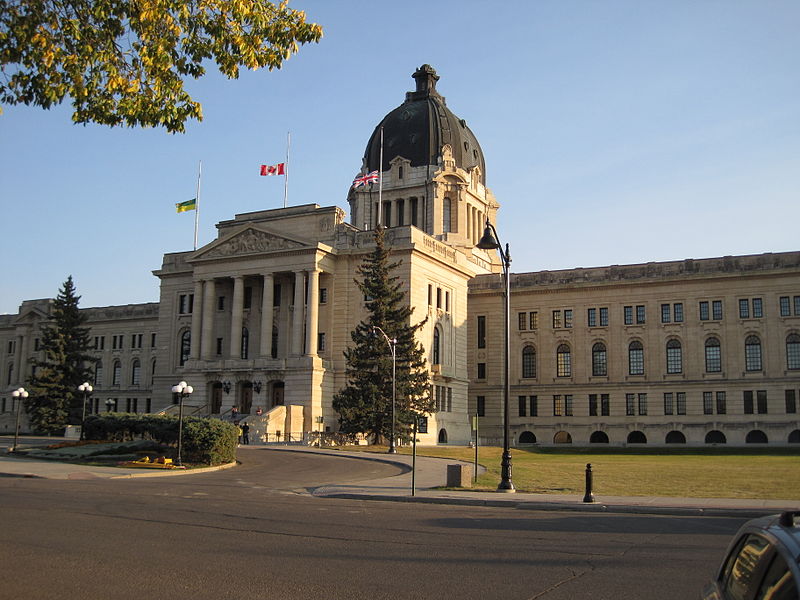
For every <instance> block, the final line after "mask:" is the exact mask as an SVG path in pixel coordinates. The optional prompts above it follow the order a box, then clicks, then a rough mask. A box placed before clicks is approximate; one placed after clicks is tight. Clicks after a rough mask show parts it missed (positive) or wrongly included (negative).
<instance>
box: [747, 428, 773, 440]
mask: <svg viewBox="0 0 800 600" xmlns="http://www.w3.org/2000/svg"><path fill="white" fill-rule="evenodd" d="M744 442H745V444H766V443H768V442H769V440H768V439H767V434H766V433H764V432H763V431H761V430H760V429H754V430H753V431H751V432H750V433H748V434H747V436H746V437H745V438H744Z"/></svg>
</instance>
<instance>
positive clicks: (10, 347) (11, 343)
mask: <svg viewBox="0 0 800 600" xmlns="http://www.w3.org/2000/svg"><path fill="white" fill-rule="evenodd" d="M14 341H15V340H11V341H10V342H8V353H9V354H14Z"/></svg>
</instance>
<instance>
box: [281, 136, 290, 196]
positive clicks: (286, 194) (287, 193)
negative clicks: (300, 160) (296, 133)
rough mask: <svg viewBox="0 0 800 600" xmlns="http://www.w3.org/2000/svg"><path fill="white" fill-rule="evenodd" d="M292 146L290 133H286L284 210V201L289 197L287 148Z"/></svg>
mask: <svg viewBox="0 0 800 600" xmlns="http://www.w3.org/2000/svg"><path fill="white" fill-rule="evenodd" d="M291 144H292V132H291V131H287V132H286V168H285V169H284V170H283V208H286V200H287V198H288V197H289V146H291Z"/></svg>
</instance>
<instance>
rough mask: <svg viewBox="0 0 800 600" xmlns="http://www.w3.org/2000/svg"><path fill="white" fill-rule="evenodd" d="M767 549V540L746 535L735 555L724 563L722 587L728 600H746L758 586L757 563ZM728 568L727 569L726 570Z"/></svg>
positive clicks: (758, 536)
mask: <svg viewBox="0 0 800 600" xmlns="http://www.w3.org/2000/svg"><path fill="white" fill-rule="evenodd" d="M768 551H769V542H767V540H766V539H764V538H763V537H761V536H760V535H754V534H750V535H748V536H747V537H746V538H745V540H744V543H742V545H741V546H739V550H738V552H737V553H736V555H735V556H733V557H731V558H732V560H730V559H729V561H728V565H726V571H727V573H726V574H725V581H724V583H723V589H724V590H725V592H726V597H727V598H730V600H747V599H748V598H750V594H752V591H753V589H755V588H756V587H757V586H758V581H757V580H755V579H754V578H755V576H757V574H758V571H759V569H758V566H759V563H760V562H761V561H762V560H763V559H764V556H765V555H766V553H767V552H768ZM728 569H729V570H728Z"/></svg>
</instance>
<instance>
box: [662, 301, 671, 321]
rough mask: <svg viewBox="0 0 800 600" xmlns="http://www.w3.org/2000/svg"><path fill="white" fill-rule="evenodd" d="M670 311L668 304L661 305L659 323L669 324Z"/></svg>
mask: <svg viewBox="0 0 800 600" xmlns="http://www.w3.org/2000/svg"><path fill="white" fill-rule="evenodd" d="M671 316H672V310H671V308H670V305H669V304H662V305H661V322H662V323H669V322H670V321H671V320H672V319H671Z"/></svg>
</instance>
